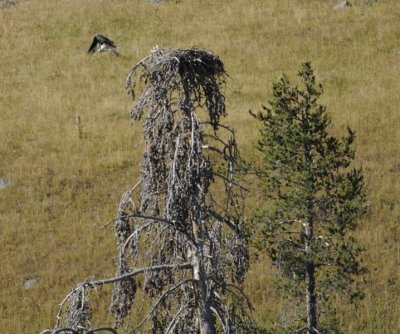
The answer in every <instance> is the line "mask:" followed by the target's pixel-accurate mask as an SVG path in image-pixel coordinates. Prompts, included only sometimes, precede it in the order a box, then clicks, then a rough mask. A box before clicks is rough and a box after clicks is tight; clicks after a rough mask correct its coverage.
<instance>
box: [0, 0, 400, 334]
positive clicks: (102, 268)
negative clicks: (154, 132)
mask: <svg viewBox="0 0 400 334" xmlns="http://www.w3.org/2000/svg"><path fill="white" fill-rule="evenodd" d="M367 2H368V1H362V0H359V1H358V2H356V1H355V4H354V6H353V7H352V8H350V9H348V10H344V11H333V10H332V5H333V4H334V3H335V1H322V0H308V1H306V0H283V1H282V0H269V1H261V0H231V1H222V0H217V1H216V0H213V1H212V0H198V1H194V0H185V1H182V2H181V3H175V2H173V1H171V2H169V3H163V4H160V5H157V6H155V5H151V4H148V3H147V2H146V1H139V0H136V1H131V0H129V1H128V0H120V1H112V2H110V1H106V0H99V1H78V0H57V1H38V0H31V1H25V2H24V1H21V2H19V3H18V4H17V6H15V7H11V8H9V9H5V10H0V45H1V52H0V78H1V80H0V115H1V121H0V158H1V164H0V178H3V177H7V178H9V179H10V181H11V185H10V186H9V187H7V188H5V189H0V238H1V239H0V254H1V262H0V263H1V271H0V329H1V330H2V331H3V332H10V333H33V332H39V331H40V330H41V329H43V328H46V327H49V326H51V325H52V324H53V321H54V317H55V312H56V307H57V304H58V303H59V302H60V301H61V300H62V298H63V297H64V295H65V294H66V293H67V291H68V290H69V289H70V288H71V287H72V286H73V285H74V284H75V283H77V282H79V281H81V280H83V279H85V278H87V277H88V276H89V275H92V274H94V275H96V277H106V276H108V275H112V273H113V263H112V261H113V253H114V240H113V233H112V230H111V228H108V229H106V230H100V229H99V226H101V225H102V224H103V223H105V222H106V221H107V220H108V219H111V218H112V217H113V216H114V215H115V211H116V207H117V204H118V201H119V198H120V195H121V194H122V192H123V191H124V190H125V189H127V188H128V187H129V186H130V185H131V184H132V183H133V182H134V180H135V179H136V178H137V177H138V171H139V164H140V146H141V145H140V143H141V139H140V137H141V136H140V133H141V129H140V125H134V126H133V127H132V128H130V127H129V125H130V123H131V121H130V119H129V115H128V108H129V105H130V101H129V98H128V96H127V95H126V93H125V90H124V81H125V78H126V75H127V74H128V72H129V69H130V67H131V66H132V65H134V64H135V63H136V62H137V61H138V60H140V59H141V58H143V57H145V56H146V55H147V54H148V53H149V50H150V49H152V48H153V46H155V45H159V46H160V47H174V48H175V47H178V48H184V47H190V46H193V45H196V46H200V47H206V48H208V49H210V50H212V51H214V52H215V53H216V54H218V55H220V57H221V59H222V60H223V61H224V63H225V65H226V69H227V71H228V73H229V75H230V77H231V79H228V82H227V85H226V90H225V95H226V101H227V108H228V112H229V116H228V117H227V122H228V123H229V124H230V125H232V126H234V127H235V129H236V132H237V136H238V140H239V144H240V145H241V148H242V152H243V153H244V155H245V156H246V157H247V158H250V157H253V156H255V154H254V149H253V146H252V145H253V142H254V141H255V139H256V136H257V128H258V124H256V123H255V122H254V120H253V119H252V118H251V117H250V116H249V115H248V110H249V109H252V110H253V111H257V110H259V109H260V106H261V104H266V103H267V101H268V98H269V96H270V93H271V83H272V82H274V81H276V80H277V78H278V77H279V75H281V74H282V73H283V72H285V73H287V74H288V75H289V77H290V78H292V79H293V80H295V77H296V73H297V71H298V69H299V68H300V64H301V63H302V62H304V61H306V60H311V62H312V64H313V68H314V69H315V71H316V74H317V76H318V78H319V80H320V81H321V82H322V83H323V85H324V88H325V93H324V95H323V102H324V104H325V105H326V106H327V107H328V111H329V112H330V115H331V116H332V118H333V126H334V131H335V132H337V133H338V134H341V133H344V129H345V126H347V125H350V126H351V127H352V128H353V129H354V130H355V131H356V132H357V134H358V137H357V142H356V149H357V163H360V164H361V165H363V168H364V173H365V176H366V181H367V185H368V189H369V201H370V202H369V203H370V216H369V217H368V219H367V220H366V221H365V222H364V223H363V224H362V226H361V228H360V229H359V231H357V235H358V236H359V239H360V240H361V242H362V243H363V244H364V245H365V246H366V248H367V252H366V255H365V259H364V261H365V263H366V264H367V265H368V267H369V269H370V273H369V275H368V283H367V289H366V298H365V300H364V301H363V302H362V303H361V304H360V306H359V307H358V308H357V309H354V308H345V307H343V308H341V311H340V312H341V313H340V316H341V322H342V324H343V326H344V329H345V332H346V333H388V334H389V333H390V334H391V333H396V332H400V321H399V318H400V302H399V300H400V293H399V291H400V289H399V288H400V286H399V282H400V280H399V278H400V277H399V275H400V271H399V264H400V263H399V262H400V250H399V245H400V240H399V238H400V237H399V235H400V231H399V223H398V217H399V216H400V212H399V211H400V209H399V200H398V199H399V197H400V182H398V178H399V176H400V158H399V157H400V154H399V153H400V152H399V144H400V130H399V129H398V124H400V113H399V110H398V106H399V105H400V95H399V93H398V92H399V90H400V33H399V31H400V30H399V28H400V26H399V25H400V23H399V21H398V17H399V14H400V3H399V2H398V1H395V0H392V1H390V0H387V1H378V2H377V3H376V4H375V5H373V6H368V5H366V4H367ZM95 33H103V34H105V35H106V36H109V37H110V38H111V39H113V40H114V41H115V42H116V43H117V44H118V45H119V46H120V51H121V53H122V56H121V57H119V58H116V57H113V56H112V55H107V54H105V55H100V56H98V55H95V56H94V57H88V56H87V55H86V50H87V48H88V47H89V44H90V41H91V38H92V36H93V35H94V34H95ZM77 114H78V115H79V117H80V119H81V122H80V124H81V130H82V138H81V139H80V138H79V133H78V125H77V123H76V115H77ZM254 188H256V187H254ZM259 205H261V203H260V202H259V196H258V194H257V193H256V192H254V193H250V194H249V196H248V198H247V207H248V213H249V214H250V213H251V210H252V209H254V208H256V207H258V206H259ZM252 263H253V267H252V269H251V271H250V274H249V278H248V282H247V290H248V292H249V294H250V295H251V297H252V298H253V300H254V304H255V308H256V311H255V315H256V318H257V319H258V320H259V322H260V324H261V325H268V324H270V323H272V322H273V321H274V319H275V317H276V315H277V313H278V310H279V305H280V298H279V297H278V295H277V294H276V292H275V291H274V290H273V286H272V285H271V278H272V277H273V271H272V269H271V267H270V265H269V264H268V261H267V260H266V258H265V256H261V257H260V258H259V259H257V258H255V257H253V260H252ZM31 277H37V278H38V279H39V283H38V284H37V285H36V286H35V287H33V288H32V289H29V290H25V289H24V288H23V287H22V283H23V282H24V280H25V279H28V278H31ZM104 322H107V319H106V320H105V321H104Z"/></svg>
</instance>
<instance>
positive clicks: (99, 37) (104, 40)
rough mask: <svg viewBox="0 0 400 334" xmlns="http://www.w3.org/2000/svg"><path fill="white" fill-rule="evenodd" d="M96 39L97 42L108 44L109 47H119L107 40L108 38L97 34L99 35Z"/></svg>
mask: <svg viewBox="0 0 400 334" xmlns="http://www.w3.org/2000/svg"><path fill="white" fill-rule="evenodd" d="M94 37H95V38H97V41H98V42H100V43H102V44H108V45H110V46H112V47H114V48H116V47H117V46H116V45H115V43H114V42H113V41H112V40H111V39H109V38H107V37H106V36H103V35H100V34H97V35H96V36H94Z"/></svg>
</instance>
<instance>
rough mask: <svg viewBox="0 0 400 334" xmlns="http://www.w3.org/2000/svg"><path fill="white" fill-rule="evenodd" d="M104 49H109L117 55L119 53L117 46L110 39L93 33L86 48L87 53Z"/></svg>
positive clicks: (103, 50)
mask: <svg viewBox="0 0 400 334" xmlns="http://www.w3.org/2000/svg"><path fill="white" fill-rule="evenodd" d="M105 51H110V52H112V53H114V54H116V55H117V56H118V55H119V54H118V52H117V46H116V45H115V43H114V42H113V41H112V40H111V39H109V38H107V37H106V36H103V35H100V34H97V35H95V36H94V37H93V42H92V45H91V46H90V48H89V50H88V53H91V54H94V53H95V52H105Z"/></svg>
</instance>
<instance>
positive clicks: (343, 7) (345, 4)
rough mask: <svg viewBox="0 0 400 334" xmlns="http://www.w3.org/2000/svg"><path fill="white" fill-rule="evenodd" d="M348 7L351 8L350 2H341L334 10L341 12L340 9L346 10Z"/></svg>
mask: <svg viewBox="0 0 400 334" xmlns="http://www.w3.org/2000/svg"><path fill="white" fill-rule="evenodd" d="M347 7H351V3H350V1H347V0H346V1H340V2H339V3H337V4H336V5H335V6H333V9H334V10H340V9H345V8H347Z"/></svg>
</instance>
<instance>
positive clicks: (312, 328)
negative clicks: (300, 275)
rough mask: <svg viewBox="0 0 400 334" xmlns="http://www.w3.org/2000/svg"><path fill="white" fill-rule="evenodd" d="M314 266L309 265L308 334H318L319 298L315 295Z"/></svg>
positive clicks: (307, 295)
mask: <svg viewBox="0 0 400 334" xmlns="http://www.w3.org/2000/svg"><path fill="white" fill-rule="evenodd" d="M314 271H315V268H314V265H313V264H312V263H308V264H307V291H306V299H307V331H308V334H317V333H318V330H317V326H318V316H317V297H316V295H315V275H314Z"/></svg>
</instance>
